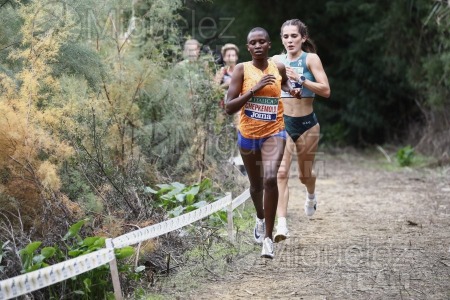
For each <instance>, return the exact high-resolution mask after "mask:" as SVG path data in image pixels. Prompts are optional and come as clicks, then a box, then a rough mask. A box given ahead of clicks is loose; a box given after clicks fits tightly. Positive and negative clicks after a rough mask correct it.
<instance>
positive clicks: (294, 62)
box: [273, 19, 331, 242]
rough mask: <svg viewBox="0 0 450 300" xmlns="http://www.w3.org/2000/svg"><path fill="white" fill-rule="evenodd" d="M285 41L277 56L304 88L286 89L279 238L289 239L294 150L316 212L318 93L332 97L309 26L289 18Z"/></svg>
mask: <svg viewBox="0 0 450 300" xmlns="http://www.w3.org/2000/svg"><path fill="white" fill-rule="evenodd" d="M281 41H282V42H283V46H284V48H285V50H286V54H282V55H276V56H274V57H273V59H274V60H276V61H278V62H281V63H283V64H284V65H285V66H286V74H287V76H288V77H289V80H290V81H291V83H292V85H293V86H295V87H298V88H300V89H302V97H301V99H296V98H293V97H292V96H291V95H289V94H288V93H285V92H282V94H281V97H282V102H283V105H284V121H285V125H286V131H287V133H288V135H289V136H288V138H287V143H286V149H285V152H284V156H283V162H282V164H281V166H280V168H279V170H278V189H279V192H280V198H279V201H278V208H277V215H278V221H277V233H276V234H275V242H279V241H282V240H284V239H286V237H287V236H288V234H289V231H288V228H287V221H286V217H287V206H288V201H289V188H288V179H289V169H290V166H291V162H292V153H296V155H297V162H298V168H299V178H300V181H301V183H302V184H304V185H305V187H306V200H305V214H306V215H307V216H309V217H310V216H312V215H313V214H314V213H315V211H316V209H317V197H316V194H315V188H316V174H315V172H314V170H313V167H314V160H315V155H316V151H317V147H318V143H319V135H320V125H319V122H318V120H317V117H316V115H315V113H314V110H313V103H314V97H315V96H316V94H317V95H320V96H322V97H325V98H328V97H330V93H331V91H330V85H329V83H328V78H327V75H326V73H325V71H324V69H323V66H322V62H321V60H320V58H319V56H318V55H317V54H316V48H315V45H314V43H313V42H312V41H311V40H310V38H309V34H308V29H307V27H306V26H305V24H303V22H301V21H300V20H298V19H293V20H288V21H286V22H284V24H283V25H282V26H281Z"/></svg>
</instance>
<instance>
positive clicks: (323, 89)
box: [303, 53, 331, 98]
mask: <svg viewBox="0 0 450 300" xmlns="http://www.w3.org/2000/svg"><path fill="white" fill-rule="evenodd" d="M306 63H307V64H308V68H309V69H310V70H311V73H312V74H313V75H314V78H315V79H316V82H312V81H309V80H306V81H305V82H303V85H304V86H305V87H307V88H308V89H310V90H311V91H312V92H314V93H316V94H318V95H320V96H322V97H325V98H329V97H330V95H331V90H330V84H329V83H328V77H327V74H326V73H325V70H324V69H323V66H322V61H321V60H320V58H319V56H318V55H317V54H315V53H310V54H309V55H308V57H307V61H306Z"/></svg>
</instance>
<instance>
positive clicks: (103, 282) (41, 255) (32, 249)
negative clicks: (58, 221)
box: [0, 220, 145, 299]
mask: <svg viewBox="0 0 450 300" xmlns="http://www.w3.org/2000/svg"><path fill="white" fill-rule="evenodd" d="M86 221H87V220H81V221H79V222H77V223H75V224H73V225H72V226H70V228H69V230H68V232H67V233H66V235H65V236H64V238H63V241H64V243H63V244H61V245H54V246H52V247H44V248H42V249H41V250H40V252H39V251H38V250H39V248H40V247H41V245H42V242H32V243H30V244H28V245H27V246H26V247H25V248H23V249H21V250H20V251H19V255H20V258H21V260H22V268H23V270H22V272H23V273H27V272H32V271H35V270H38V269H41V268H44V267H47V266H49V265H51V264H55V263H59V262H63V261H66V260H68V259H71V258H75V257H78V256H82V255H86V254H88V253H91V252H94V251H97V250H100V249H104V247H105V238H104V237H99V236H93V237H87V238H84V239H83V238H82V237H81V235H80V231H81V229H82V227H83V226H84V225H85V223H86ZM1 253H2V252H0V254H1ZM134 254H135V251H134V248H132V247H130V246H128V247H124V248H121V249H115V256H116V259H118V260H121V261H123V260H125V259H126V258H129V257H131V256H132V255H134ZM1 257H2V256H1V255H0V262H1ZM144 269H145V268H143V267H139V268H136V269H135V268H134V266H133V265H131V264H128V263H126V262H125V263H121V264H119V272H121V273H122V274H123V275H124V276H125V277H127V278H129V279H132V280H139V279H140V277H141V274H142V271H143V270H144ZM61 289H62V291H63V293H64V292H65V293H67V295H64V294H60V296H59V298H61V299H66V298H68V299H72V298H73V297H74V296H73V295H77V299H110V297H111V295H113V293H112V292H111V290H112V284H111V280H110V271H109V266H108V265H103V266H100V267H98V268H95V269H93V270H91V271H89V272H86V273H83V274H80V275H78V276H76V277H73V278H71V279H68V280H66V281H65V282H63V283H59V284H55V285H52V286H50V287H48V288H46V289H45V290H42V291H43V292H44V293H48V294H49V295H52V294H54V293H55V291H58V292H61Z"/></svg>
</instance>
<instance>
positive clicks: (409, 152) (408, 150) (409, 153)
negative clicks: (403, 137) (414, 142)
mask: <svg viewBox="0 0 450 300" xmlns="http://www.w3.org/2000/svg"><path fill="white" fill-rule="evenodd" d="M395 157H396V158H397V162H398V163H399V165H400V166H402V167H407V166H410V165H411V164H412V161H413V158H414V149H413V148H412V147H411V146H409V145H408V146H406V147H403V148H400V149H399V150H398V151H397V154H396V155H395Z"/></svg>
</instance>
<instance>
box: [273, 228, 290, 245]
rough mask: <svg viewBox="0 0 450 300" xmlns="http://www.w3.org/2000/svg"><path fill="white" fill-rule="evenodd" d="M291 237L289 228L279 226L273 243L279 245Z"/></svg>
mask: <svg viewBox="0 0 450 300" xmlns="http://www.w3.org/2000/svg"><path fill="white" fill-rule="evenodd" d="M288 236H289V230H288V229H287V226H281V225H278V226H277V233H275V236H274V237H273V241H274V242H275V243H279V242H281V241H284V240H285V239H287V237H288Z"/></svg>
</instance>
